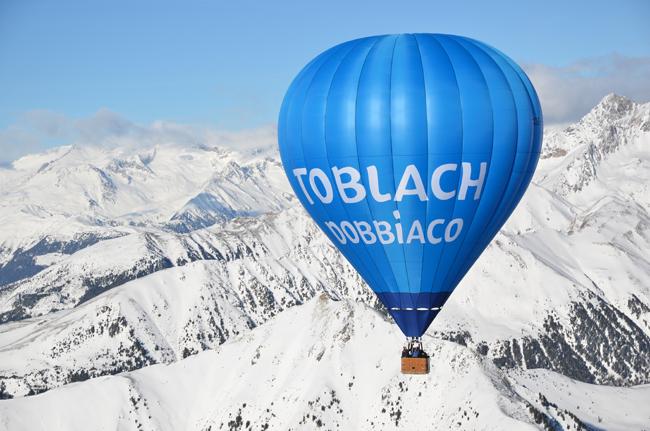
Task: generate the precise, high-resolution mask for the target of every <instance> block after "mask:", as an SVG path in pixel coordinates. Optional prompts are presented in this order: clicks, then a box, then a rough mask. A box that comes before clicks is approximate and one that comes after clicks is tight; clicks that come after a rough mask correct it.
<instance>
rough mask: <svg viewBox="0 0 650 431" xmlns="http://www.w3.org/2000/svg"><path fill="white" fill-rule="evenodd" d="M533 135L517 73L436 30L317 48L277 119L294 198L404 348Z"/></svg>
mask: <svg viewBox="0 0 650 431" xmlns="http://www.w3.org/2000/svg"><path fill="white" fill-rule="evenodd" d="M541 141H542V112H541V108H540V104H539V100H538V98H537V95H536V93H535V89H534V88H533V86H532V84H531V83H530V80H529V79H528V77H527V76H526V74H525V73H524V72H523V71H522V70H521V68H520V67H519V66H517V65H516V64H515V63H514V62H513V61H512V60H511V59H510V58H508V57H507V56H505V55H504V54H503V53H501V52H500V51H497V50H496V49H494V48H492V47H490V46H488V45H486V44H484V43H482V42H479V41H477V40H473V39H469V38H466V37H461V36H453V35H444V34H400V35H384V36H373V37H367V38H362V39H357V40H352V41H349V42H345V43H342V44H340V45H337V46H335V47H333V48H331V49H329V50H327V51H325V52H323V53H322V54H320V55H319V56H317V57H316V58H314V59H313V60H312V61H311V62H310V63H308V64H307V65H306V66H305V67H304V69H302V71H301V72H300V73H299V74H298V75H297V76H296V78H295V79H294V80H293V82H292V83H291V85H290V87H289V89H288V91H287V93H286V96H285V98H284V101H283V103H282V108H281V111H280V118H279V124H278V142H279V146H280V154H281V158H282V162H283V164H284V169H285V172H286V174H287V177H288V178H289V182H290V183H291V186H292V187H293V190H294V191H295V194H296V195H297V197H298V199H299V200H300V202H301V203H302V205H303V206H304V207H305V209H306V210H307V212H308V213H309V214H310V215H311V217H312V218H313V219H314V221H315V222H316V223H317V224H318V226H319V227H320V228H321V229H322V230H323V232H325V234H326V235H327V236H328V237H329V239H330V240H331V241H332V243H333V244H334V245H336V247H338V249H339V250H340V251H341V253H342V254H343V255H344V256H345V257H346V258H347V260H348V261H349V262H350V263H351V264H352V265H353V266H354V268H355V269H356V270H357V271H358V272H359V274H360V275H361V276H362V277H363V279H364V280H365V281H366V282H367V284H368V285H369V286H370V288H371V289H372V290H373V291H374V292H375V293H376V294H377V296H378V297H379V299H380V300H381V302H382V303H383V304H384V305H385V307H386V309H387V310H388V313H390V315H391V316H392V317H393V319H394V320H395V322H396V323H397V325H398V326H399V328H400V329H401V330H402V332H403V333H404V334H405V335H406V336H407V337H408V340H409V343H410V344H409V348H408V349H407V350H406V351H405V353H406V354H407V356H413V350H414V346H415V347H416V348H417V347H420V348H421V344H419V343H420V341H421V338H420V337H421V336H422V335H423V334H424V332H425V331H426V330H427V328H428V327H429V325H430V324H431V322H432V321H433V319H434V318H435V317H436V315H437V314H438V313H439V312H440V310H441V308H442V307H443V305H444V304H445V301H447V299H448V298H449V296H450V295H451V293H452V292H453V290H454V288H455V287H456V286H457V285H458V283H459V282H460V280H461V279H462V278H463V276H464V275H465V273H467V271H468V270H469V268H470V267H471V266H472V264H473V263H474V262H475V261H476V259H477V258H478V257H479V255H480V254H481V252H482V251H483V250H484V249H485V248H486V247H487V245H488V244H489V242H490V241H491V240H492V238H493V237H494V236H495V235H496V234H497V232H498V231H499V229H500V228H501V226H502V225H503V224H504V222H505V221H506V220H507V218H508V217H509V216H510V214H511V213H512V211H513V210H514V208H515V206H516V205H517V203H518V202H519V201H520V199H521V197H522V195H523V194H524V192H525V190H526V188H527V187H528V184H529V182H530V180H531V177H532V175H533V172H534V170H535V167H536V165H537V161H538V158H539V153H540V146H541ZM424 356H426V354H425V355H424ZM407 368H408V367H407ZM402 370H403V371H404V372H409V371H408V370H405V368H404V362H403V369H402ZM411 371H412V372H418V371H417V370H415V369H412V370H411ZM420 372H428V361H427V365H426V370H423V369H421V370H420Z"/></svg>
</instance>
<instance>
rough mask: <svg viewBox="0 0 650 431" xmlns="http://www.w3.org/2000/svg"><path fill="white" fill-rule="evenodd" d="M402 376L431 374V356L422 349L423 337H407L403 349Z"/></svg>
mask: <svg viewBox="0 0 650 431" xmlns="http://www.w3.org/2000/svg"><path fill="white" fill-rule="evenodd" d="M402 374H429V355H428V354H427V352H425V351H424V348H423V347H422V337H407V338H406V344H405V345H404V347H403V348H402Z"/></svg>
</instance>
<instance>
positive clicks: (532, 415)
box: [0, 295, 650, 431]
mask: <svg viewBox="0 0 650 431" xmlns="http://www.w3.org/2000/svg"><path fill="white" fill-rule="evenodd" d="M378 334H381V335H380V337H378ZM379 338H380V339H381V342H379ZM425 338H426V343H427V345H428V347H429V350H430V352H431V354H432V355H433V358H432V369H431V370H432V371H431V374H429V375H427V376H405V375H402V374H400V372H399V368H398V363H399V357H398V355H397V353H398V351H399V349H396V346H399V344H400V342H401V340H402V336H401V334H400V333H399V330H398V329H397V328H396V326H395V325H393V324H391V323H390V322H388V321H387V320H386V319H385V318H384V316H383V315H382V314H379V313H377V312H376V311H374V310H372V309H370V308H368V307H366V306H364V305H360V304H355V303H351V302H348V301H340V302H333V301H331V300H329V299H328V298H327V296H325V295H323V296H322V297H320V298H317V299H314V300H311V301H310V302H308V303H306V304H305V305H303V306H300V307H294V308H293V309H291V310H288V311H286V312H284V313H282V314H280V315H279V316H277V317H276V318H274V319H273V320H272V321H271V322H269V323H267V324H266V325H263V326H261V327H259V328H256V329H254V330H253V331H250V332H247V333H245V334H242V335H239V336H237V337H235V338H233V339H232V340H231V341H229V342H227V343H225V344H223V345H222V346H220V347H218V348H217V349H215V350H212V351H207V352H203V353H201V354H199V355H196V356H193V357H191V358H187V359H185V360H183V361H180V362H177V363H174V364H172V365H168V366H165V365H156V366H151V367H147V368H144V369H142V370H139V371H135V372H132V373H126V374H122V375H120V376H110V377H102V378H99V379H93V380H90V381H88V382H84V383H75V384H70V385H68V386H66V387H63V388H59V389H55V390H52V391H49V392H47V393H45V394H41V395H38V396H34V397H27V398H18V399H15V400H8V401H3V402H0V426H2V427H3V428H4V429H11V430H40V429H47V430H48V431H57V430H61V431H63V430H66V431H67V430H77V429H79V430H81V429H107V430H108V429H144V430H219V429H226V430H247V429H262V430H289V429H305V430H310V429H319V428H322V429H330V430H334V429H341V430H376V429H427V430H428V429H471V430H494V429H503V430H528V429H536V428H542V429H572V430H588V429H608V430H617V429H619V430H620V429H643V427H644V426H647V424H648V423H649V421H650V411H649V410H648V409H647V408H646V409H643V408H640V406H643V405H644V403H645V404H647V400H648V397H650V386H643V387H637V388H612V387H600V386H597V385H590V384H585V383H580V382H577V381H575V380H572V379H569V378H566V377H564V376H562V375H560V374H557V373H553V372H549V371H546V370H541V369H540V370H502V369H499V368H498V367H497V366H495V364H494V363H493V362H492V361H490V360H488V359H486V358H485V357H483V356H481V355H480V354H478V353H477V352H476V351H474V350H473V349H471V348H468V347H465V346H462V345H460V344H458V343H454V342H449V341H444V340H440V339H436V338H431V337H425ZM571 394H574V395H573V396H572V395H571ZM36 412H37V413H36Z"/></svg>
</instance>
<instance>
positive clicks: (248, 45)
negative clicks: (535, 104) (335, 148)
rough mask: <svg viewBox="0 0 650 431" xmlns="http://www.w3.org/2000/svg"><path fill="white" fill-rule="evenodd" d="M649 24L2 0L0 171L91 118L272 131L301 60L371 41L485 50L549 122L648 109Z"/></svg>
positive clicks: (536, 13)
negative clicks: (620, 101)
mask: <svg viewBox="0 0 650 431" xmlns="http://www.w3.org/2000/svg"><path fill="white" fill-rule="evenodd" d="M648 22H650V2H649V1H645V0H638V1H633V0H620V1H616V2H614V1H599V0H592V1H545V2H527V1H494V0H492V1H457V2H452V1H445V2H441V1H433V0H430V1H401V2H397V1H384V0H375V1H365V0H364V1H353V0H348V1H340V0H330V1H321V2H314V1H307V0H303V1H256V2H255V1H249V0H240V1H229V2H226V1H211V2H208V1H193V0H190V1H178V2H166V1H155V2H154V1H145V0H132V1H121V0H118V1H115V0H113V1H89V0H86V1H66V0H58V1H32V0H2V1H0V152H2V153H0V161H3V160H4V161H7V160H10V159H12V158H15V157H17V156H18V155H20V154H22V153H24V152H26V151H32V150H34V149H38V148H40V147H42V146H49V145H53V144H56V143H61V142H64V141H66V140H68V139H75V136H76V138H78V134H76V135H75V133H74V132H73V131H71V130H69V129H74V128H75V127H77V126H76V124H78V121H82V120H83V119H88V118H94V117H96V116H97V115H98V113H99V114H101V115H103V116H104V117H106V116H109V117H111V118H119V119H120V121H123V122H126V123H125V124H150V123H152V122H154V121H158V120H163V121H168V122H175V123H182V124H196V125H202V126H208V127H214V128H217V129H226V130H241V129H251V128H256V127H260V126H263V125H268V124H272V123H274V122H275V120H276V116H277V111H278V109H279V105H280V102H281V100H282V96H283V94H284V91H285V90H286V88H287V86H288V85H289V83H290V81H291V79H292V78H293V76H294V75H295V74H296V73H297V72H298V71H299V70H300V68H301V67H302V66H303V65H304V64H305V63H306V62H307V61H309V60H310V59H311V58H312V57H314V56H315V55H316V54H318V53H319V52H321V51H323V50H324V49H327V48H328V47H330V46H332V45H335V44H337V43H340V42H343V41H345V40H348V39H351V38H356V37H362V36H367V35H372V34H383V33H404V32H432V33H434V32H435V33H453V34H462V35H466V36H470V37H474V38H477V39H480V40H483V41H485V42H487V43H489V44H491V45H493V46H495V47H497V48H499V49H501V50H502V51H504V52H505V53H507V54H508V55H510V56H511V57H512V58H514V59H515V60H516V61H517V62H519V63H520V64H523V65H524V67H525V68H526V70H527V71H529V74H530V75H531V78H532V79H533V82H534V83H535V84H536V86H538V91H539V92H540V93H541V94H540V95H541V96H542V102H543V104H545V106H544V108H545V113H547V117H548V115H550V117H548V118H549V119H550V120H551V122H565V121H571V120H574V119H575V118H577V117H579V115H582V114H584V112H583V111H586V110H588V108H589V107H590V106H593V104H594V103H595V101H597V100H598V99H599V98H600V97H602V96H603V95H605V94H607V93H608V92H612V91H616V92H619V93H623V94H624V95H627V96H630V97H633V98H635V99H637V100H640V101H645V100H648V99H650V87H649V84H648V83H647V81H648V76H649V75H648V72H649V71H650V25H648ZM567 93H568V94H567ZM546 100H548V101H546ZM549 109H550V111H549ZM35 119H36V120H35ZM2 154H4V156H3V155H2Z"/></svg>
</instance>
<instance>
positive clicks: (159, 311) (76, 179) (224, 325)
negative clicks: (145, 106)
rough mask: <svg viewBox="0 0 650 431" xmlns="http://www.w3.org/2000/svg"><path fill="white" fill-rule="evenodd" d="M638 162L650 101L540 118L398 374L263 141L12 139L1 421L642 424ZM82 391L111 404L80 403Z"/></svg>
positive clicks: (644, 342)
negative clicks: (22, 150) (421, 363)
mask: <svg viewBox="0 0 650 431" xmlns="http://www.w3.org/2000/svg"><path fill="white" fill-rule="evenodd" d="M649 184H650V104H637V103H634V102H632V101H630V100H628V99H625V98H623V97H620V96H616V95H609V96H607V97H605V98H604V99H603V100H602V101H601V102H600V103H599V104H598V105H597V106H596V107H595V108H594V109H593V110H592V111H591V112H590V113H589V114H587V115H586V116H585V117H584V118H583V119H582V120H580V121H579V122H578V123H576V124H573V125H571V126H569V127H565V128H556V129H552V128H551V129H548V130H546V132H545V140H544V146H543V155H542V159H541V160H540V164H539V167H538V171H537V173H536V176H535V179H534V180H533V183H532V184H531V186H530V188H529V190H528V192H527V193H526V196H525V197H524V199H523V200H522V202H521V204H520V205H519V207H518V208H517V210H516V211H515V213H514V214H513V216H512V217H511V219H510V220H509V221H508V223H507V224H506V226H505V227H504V228H503V229H502V231H501V233H500V234H499V235H498V236H497V237H496V238H495V240H494V241H493V242H492V243H491V244H490V246H489V247H488V249H487V250H486V251H485V252H484V253H483V255H482V256H481V258H480V259H479V260H478V261H477V263H476V264H475V265H474V267H473V268H472V270H470V272H469V273H468V274H467V276H466V277H465V278H464V279H463V281H462V282H461V284H460V285H459V287H458V288H457V289H456V291H455V292H454V294H453V295H452V297H451V299H450V300H449V302H448V303H447V304H446V306H445V308H444V309H443V311H442V312H441V314H440V315H439V316H438V318H437V319H436V321H435V322H434V324H433V325H432V326H431V328H430V330H429V332H428V334H427V336H426V337H425V342H426V344H427V346H430V349H431V350H432V351H433V352H434V354H435V356H434V358H433V359H432V369H433V372H432V374H431V375H429V376H427V377H424V378H420V377H418V378H414V377H407V376H403V375H401V374H399V369H398V365H399V363H398V353H399V349H400V346H401V340H402V338H401V337H400V335H399V334H398V331H397V329H396V327H395V326H394V325H393V326H391V325H390V321H389V318H388V317H387V315H386V314H385V313H384V312H383V308H382V306H381V305H380V304H379V303H378V302H377V300H376V299H375V297H374V295H373V294H372V292H371V291H370V290H369V289H368V287H367V286H365V284H364V283H363V281H362V280H361V279H360V278H359V276H358V275H357V274H356V272H355V271H354V270H353V268H352V267H351V266H350V265H349V264H348V263H347V262H346V261H345V259H344V258H342V256H341V255H340V254H339V253H338V251H336V249H335V248H334V247H333V246H332V244H331V243H330V242H329V240H327V239H326V237H325V236H324V235H323V234H321V233H320V231H319V230H318V229H317V228H316V227H315V225H314V224H313V223H312V222H311V220H310V219H309V218H308V216H307V215H306V213H305V212H304V211H303V210H302V208H301V207H300V206H299V204H298V202H297V200H296V199H295V198H293V195H292V192H291V190H290V187H289V185H288V183H287V181H286V179H285V177H284V173H283V171H282V168H281V164H280V162H279V157H278V155H277V152H276V150H275V148H274V147H267V148H258V149H256V150H254V151H251V150H246V151H236V150H232V149H226V148H207V147H198V146H197V147H192V148H188V147H186V146H185V147H181V146H175V145H173V144H169V145H161V146H157V147H155V148H137V149H135V148H133V147H128V148H127V147H124V148H122V147H118V148H113V149H104V148H98V147H91V146H68V147H60V148H57V149H54V150H52V151H50V152H47V153H43V154H37V155H30V156H27V157H24V158H22V159H19V160H17V161H16V162H14V163H13V164H12V166H11V167H10V168H8V169H1V168H0V322H2V324H1V325H0V397H3V398H10V397H17V398H16V399H14V400H5V401H2V402H0V428H2V426H1V425H5V427H7V428H8V429H39V428H38V427H39V426H40V425H38V424H40V423H43V422H38V421H42V420H43V421H45V422H44V423H48V424H49V423H53V422H49V421H50V420H51V421H55V420H58V421H59V422H57V423H60V424H61V425H60V426H59V425H57V426H59V427H60V429H66V430H67V429H93V428H101V427H104V428H106V429H116V428H119V429H122V428H124V429H170V430H174V429H196V430H208V429H211V430H217V429H242V430H243V429H279V430H286V429H290V428H291V429H314V427H318V426H319V425H318V424H319V421H320V426H321V427H324V429H336V428H337V425H338V429H393V428H394V427H395V426H397V427H398V428H402V427H403V428H404V429H406V428H411V427H412V426H418V427H420V428H421V429H431V427H432V426H433V425H435V426H439V427H441V428H459V429H463V428H464V429H482V428H484V429H519V428H521V429H527V427H530V426H533V427H541V428H544V427H546V429H569V427H570V429H576V428H577V429H580V427H583V429H625V428H632V429H640V428H642V427H643V426H645V425H647V424H648V423H650V412H649V411H648V409H647V408H644V407H643V406H644V405H646V404H647V402H648V400H650V389H649V387H648V386H639V385H646V384H648V383H650V355H649V354H648V352H650V215H649V213H648V211H649V209H650V190H649V187H650V186H649ZM314 298H315V299H314ZM328 298H330V299H328ZM296 306H298V307H296ZM213 349H214V350H215V351H210V352H204V353H200V352H202V351H205V350H213ZM197 353H198V355H196V357H194V356H195V354H197ZM188 356H192V358H187V357H188ZM183 358H186V359H183ZM157 363H161V364H162V363H164V364H171V363H173V365H170V366H153V367H148V366H150V365H153V364H157ZM143 367H146V368H144V369H142V370H140V371H133V372H131V373H125V374H121V375H120V376H116V377H106V378H101V379H93V380H92V381H89V382H84V383H81V384H78V385H71V386H66V387H65V388H59V389H54V390H50V389H53V388H58V387H60V386H63V385H69V384H70V383H72V382H78V381H83V380H86V379H88V378H91V377H98V376H102V375H110V374H118V373H123V372H125V371H132V370H137V369H139V368H143ZM594 384H596V385H594ZM600 385H608V386H600ZM44 391H47V393H46V394H42V395H39V396H28V397H24V398H22V397H23V396H25V395H28V394H36V393H40V392H44ZM569 392H570V393H571V394H572V395H567V394H568V393H569ZM89 399H93V400H97V402H98V403H100V404H103V405H105V406H106V408H105V409H103V410H102V411H101V412H99V411H94V410H93V409H92V407H90V406H88V410H87V411H88V412H94V413H93V414H92V415H91V414H90V413H88V415H85V414H79V415H77V414H76V413H75V412H76V411H78V410H79V408H80V406H84V405H86V403H89V402H90V401H88V400H89ZM611 400H616V402H613V401H611ZM77 406H79V407H77ZM82 410H83V411H86V410H85V409H82ZM33 412H38V414H36V413H33ZM246 421H249V423H248V425H246ZM253 425H254V426H253ZM264 426H266V428H264ZM43 429H57V428H43Z"/></svg>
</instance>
